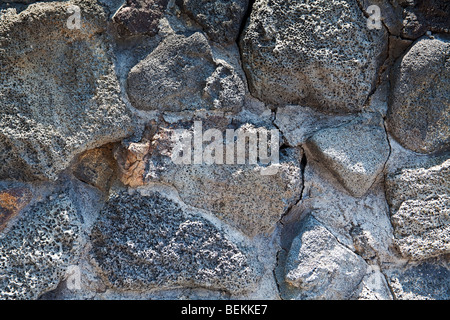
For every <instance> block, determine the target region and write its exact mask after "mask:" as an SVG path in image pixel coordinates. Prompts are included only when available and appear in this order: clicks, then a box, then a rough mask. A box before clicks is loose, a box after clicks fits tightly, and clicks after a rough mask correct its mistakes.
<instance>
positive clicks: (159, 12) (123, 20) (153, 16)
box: [113, 0, 169, 36]
mask: <svg viewBox="0 0 450 320" xmlns="http://www.w3.org/2000/svg"><path fill="white" fill-rule="evenodd" d="M168 2H169V1H168V0H127V1H126V2H125V4H124V5H123V6H122V7H121V8H120V9H119V10H118V11H117V12H116V14H115V15H114V17H113V21H114V22H115V23H116V25H117V28H118V32H119V34H120V35H121V36H131V35H139V34H145V35H149V36H154V35H156V34H157V33H158V31H159V28H158V24H159V20H160V19H161V18H162V16H163V14H164V10H165V9H166V7H167V3H168Z"/></svg>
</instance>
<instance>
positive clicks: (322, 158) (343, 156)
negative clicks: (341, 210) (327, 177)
mask: <svg viewBox="0 0 450 320" xmlns="http://www.w3.org/2000/svg"><path fill="white" fill-rule="evenodd" d="M305 147H306V149H307V150H308V151H309V152H308V153H309V155H310V156H311V157H312V158H313V159H315V160H316V161H318V162H320V163H321V164H322V165H323V166H324V167H325V168H326V169H327V170H329V171H330V172H332V173H333V175H334V176H335V177H336V178H337V180H339V182H340V183H341V184H342V185H343V186H344V188H345V189H346V190H347V191H348V192H350V194H352V195H353V196H356V197H361V196H363V195H365V194H366V193H367V191H368V190H369V189H370V187H371V186H372V185H373V184H374V182H375V181H376V179H377V177H378V176H379V174H380V173H381V172H382V170H383V168H384V165H385V163H386V161H387V159H388V157H389V143H388V141H387V136H386V132H385V129H384V127H383V122H382V119H381V117H378V116H374V117H373V118H367V119H364V118H359V119H356V120H354V121H352V122H350V123H348V124H344V125H342V126H339V127H336V128H326V129H323V130H320V131H318V132H317V133H315V134H314V135H313V136H312V137H311V138H310V139H308V141H307V142H306V145H305Z"/></svg>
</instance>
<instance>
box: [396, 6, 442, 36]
mask: <svg viewBox="0 0 450 320" xmlns="http://www.w3.org/2000/svg"><path fill="white" fill-rule="evenodd" d="M403 16H404V19H403V29H402V36H403V37H405V38H409V39H417V38H418V37H420V36H422V35H424V34H425V33H426V32H427V31H432V32H447V33H450V4H449V3H448V2H447V1H442V0H416V1H413V2H412V3H409V4H408V5H407V6H406V8H405V9H404V13H403Z"/></svg>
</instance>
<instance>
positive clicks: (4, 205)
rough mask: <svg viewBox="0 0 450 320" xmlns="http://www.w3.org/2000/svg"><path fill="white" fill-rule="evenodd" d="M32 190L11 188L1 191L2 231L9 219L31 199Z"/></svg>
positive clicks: (0, 219)
mask: <svg viewBox="0 0 450 320" xmlns="http://www.w3.org/2000/svg"><path fill="white" fill-rule="evenodd" d="M31 198H32V197H31V191H30V190H29V189H27V188H11V189H6V190H1V191H0V231H1V230H3V229H4V228H5V227H6V224H7V223H8V221H9V220H11V219H12V218H14V217H15V216H16V215H17V214H18V213H19V212H20V210H22V209H23V208H25V207H26V206H27V204H28V203H30V201H31Z"/></svg>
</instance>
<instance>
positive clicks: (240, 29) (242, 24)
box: [237, 0, 256, 42]
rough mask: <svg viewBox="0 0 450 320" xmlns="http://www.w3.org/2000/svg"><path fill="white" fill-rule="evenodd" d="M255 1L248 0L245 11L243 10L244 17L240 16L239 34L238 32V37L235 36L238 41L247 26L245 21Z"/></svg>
mask: <svg viewBox="0 0 450 320" xmlns="http://www.w3.org/2000/svg"><path fill="white" fill-rule="evenodd" d="M255 1H256V0H249V1H248V7H247V11H246V12H245V15H244V17H243V18H242V22H241V26H240V27H239V34H238V37H237V41H238V42H239V40H240V39H241V35H242V34H243V33H244V30H245V27H246V26H247V23H248V22H249V20H250V15H251V13H252V8H253V4H254V3H255Z"/></svg>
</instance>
